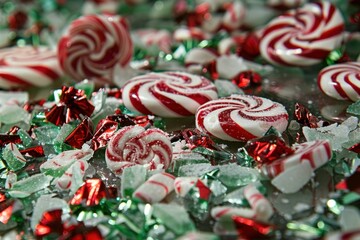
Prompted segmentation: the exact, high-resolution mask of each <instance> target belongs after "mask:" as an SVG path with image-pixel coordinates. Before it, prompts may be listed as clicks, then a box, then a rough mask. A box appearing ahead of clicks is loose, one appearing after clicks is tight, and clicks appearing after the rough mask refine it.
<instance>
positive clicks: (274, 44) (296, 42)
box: [260, 2, 344, 66]
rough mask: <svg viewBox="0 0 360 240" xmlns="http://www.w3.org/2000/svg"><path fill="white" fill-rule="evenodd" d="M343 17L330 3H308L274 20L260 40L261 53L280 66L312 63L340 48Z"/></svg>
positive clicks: (308, 64)
mask: <svg viewBox="0 0 360 240" xmlns="http://www.w3.org/2000/svg"><path fill="white" fill-rule="evenodd" d="M343 33H344V20H343V18H342V16H341V13H340V11H339V10H338V9H337V8H336V7H335V6H334V5H332V4H331V3H329V2H319V3H309V4H306V5H304V6H303V7H302V8H299V9H296V10H290V11H288V12H287V13H285V14H284V15H281V16H279V17H277V18H275V19H274V20H272V21H271V22H270V23H269V24H268V25H267V26H266V27H265V29H264V31H263V35H262V37H261V39H260V53H261V55H262V56H263V57H264V58H265V59H266V60H267V61H269V62H271V63H274V64H278V65H293V66H310V65H314V64H317V63H320V62H321V61H322V60H323V59H325V58H326V57H327V56H328V55H329V53H330V52H331V51H332V50H334V49H335V48H337V47H339V46H340V44H341V41H342V39H343Z"/></svg>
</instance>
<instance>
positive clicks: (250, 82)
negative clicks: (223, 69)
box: [231, 70, 262, 89]
mask: <svg viewBox="0 0 360 240" xmlns="http://www.w3.org/2000/svg"><path fill="white" fill-rule="evenodd" d="M231 81H232V83H234V84H235V85H236V86H238V87H239V88H242V89H246V88H250V87H256V86H259V85H261V82H262V77H261V76H260V74H258V73H256V72H254V71H251V70H249V71H244V72H241V73H239V74H238V75H237V76H236V77H234V78H233V79H232V80H231Z"/></svg>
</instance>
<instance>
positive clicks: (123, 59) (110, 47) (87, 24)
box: [58, 15, 133, 80]
mask: <svg viewBox="0 0 360 240" xmlns="http://www.w3.org/2000/svg"><path fill="white" fill-rule="evenodd" d="M58 51H59V53H60V54H59V61H60V65H61V66H62V68H63V69H64V71H65V72H66V73H67V74H69V75H70V76H71V77H73V78H74V79H76V80H83V79H85V78H101V77H105V78H107V77H109V76H110V75H111V74H112V71H113V70H114V68H115V67H116V66H117V65H121V66H125V65H127V64H128V63H129V61H130V60H131V57H132V51H133V49H132V41H131V38H130V33H129V32H128V27H127V24H126V22H125V20H124V19H123V18H122V17H120V16H101V15H88V16H83V17H80V18H78V19H76V20H75V21H73V22H72V23H71V25H70V27H69V29H68V31H67V33H66V34H65V35H64V36H63V37H62V38H61V40H60V42H59V45H58Z"/></svg>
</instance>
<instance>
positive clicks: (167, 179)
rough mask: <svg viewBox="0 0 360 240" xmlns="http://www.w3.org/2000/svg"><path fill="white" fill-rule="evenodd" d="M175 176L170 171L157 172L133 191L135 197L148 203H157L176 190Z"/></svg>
mask: <svg viewBox="0 0 360 240" xmlns="http://www.w3.org/2000/svg"><path fill="white" fill-rule="evenodd" d="M174 181H175V176H173V175H171V174H169V173H157V174H155V175H153V176H151V177H150V178H149V179H148V180H147V181H146V182H145V183H143V184H142V185H141V186H140V187H139V188H138V189H136V190H135V192H134V193H133V197H135V198H139V199H141V200H142V201H143V202H146V203H157V202H160V201H161V200H163V199H164V198H165V197H166V196H167V195H168V194H169V193H170V192H171V191H172V190H174Z"/></svg>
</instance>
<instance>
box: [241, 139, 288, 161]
mask: <svg viewBox="0 0 360 240" xmlns="http://www.w3.org/2000/svg"><path fill="white" fill-rule="evenodd" d="M245 149H246V151H247V152H248V154H249V155H250V156H251V157H252V158H254V160H255V161H256V162H257V163H258V165H262V164H265V163H270V162H272V161H275V160H276V159H279V158H280V157H284V156H287V155H289V154H292V153H293V152H294V150H293V149H291V148H290V147H289V146H287V145H286V143H285V142H284V141H283V140H282V139H281V138H279V137H277V136H275V135H268V136H264V137H261V138H256V139H253V140H250V141H248V142H247V143H246V145H245Z"/></svg>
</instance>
